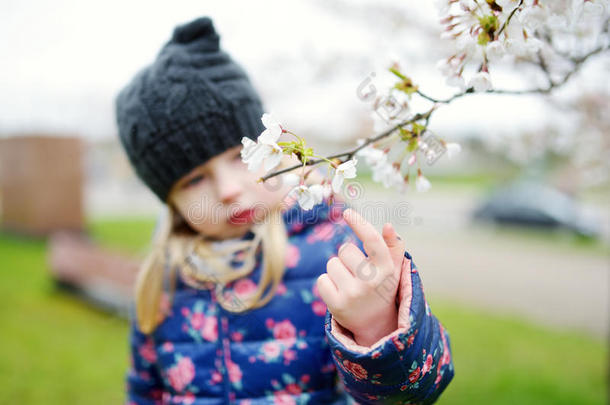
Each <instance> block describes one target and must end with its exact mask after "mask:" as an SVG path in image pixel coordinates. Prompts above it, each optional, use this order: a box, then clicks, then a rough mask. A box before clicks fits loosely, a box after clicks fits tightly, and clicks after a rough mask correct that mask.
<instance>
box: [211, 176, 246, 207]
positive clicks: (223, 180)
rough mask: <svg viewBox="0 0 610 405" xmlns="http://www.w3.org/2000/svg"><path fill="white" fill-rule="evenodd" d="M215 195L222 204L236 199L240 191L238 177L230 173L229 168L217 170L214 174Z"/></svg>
mask: <svg viewBox="0 0 610 405" xmlns="http://www.w3.org/2000/svg"><path fill="white" fill-rule="evenodd" d="M215 182H216V184H215V186H216V195H217V196H218V200H219V201H220V202H222V203H223V204H230V203H232V202H235V201H236V200H237V197H239V195H240V194H241V192H242V188H241V185H240V182H239V177H238V176H237V175H236V174H232V173H231V171H230V169H229V168H225V169H224V170H219V171H218V172H217V173H216V176H215Z"/></svg>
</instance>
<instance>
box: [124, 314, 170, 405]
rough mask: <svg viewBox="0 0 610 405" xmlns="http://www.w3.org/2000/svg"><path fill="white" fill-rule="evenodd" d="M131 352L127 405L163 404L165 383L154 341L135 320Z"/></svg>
mask: <svg viewBox="0 0 610 405" xmlns="http://www.w3.org/2000/svg"><path fill="white" fill-rule="evenodd" d="M132 319H133V318H132ZM129 350H130V355H129V370H128V371H127V373H126V381H125V383H126V388H127V398H126V405H157V404H162V396H163V383H162V379H161V377H160V375H159V372H158V368H157V364H156V362H157V353H156V349H155V345H154V342H153V339H152V337H151V336H149V335H146V334H144V333H142V332H141V331H140V330H139V329H138V328H137V326H136V323H135V321H133V320H132V321H130V331H129Z"/></svg>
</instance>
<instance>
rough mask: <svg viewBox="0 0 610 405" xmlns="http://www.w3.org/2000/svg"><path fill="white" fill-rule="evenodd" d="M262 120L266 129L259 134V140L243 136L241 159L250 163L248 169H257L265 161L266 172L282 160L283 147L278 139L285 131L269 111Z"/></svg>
mask: <svg viewBox="0 0 610 405" xmlns="http://www.w3.org/2000/svg"><path fill="white" fill-rule="evenodd" d="M261 121H262V122H263V125H264V126H265V130H264V131H263V132H262V133H261V134H260V135H259V136H258V138H257V142H254V141H252V140H251V139H250V138H247V137H242V140H241V143H242V145H243V148H242V150H241V159H242V161H243V162H244V163H247V164H248V170H250V171H256V170H258V169H259V167H260V165H261V164H262V163H263V162H264V168H265V173H267V172H269V171H270V170H271V169H273V168H274V167H276V166H277V165H279V164H280V162H281V161H282V153H283V152H282V148H281V147H280V146H279V145H278V144H277V141H278V139H279V137H280V135H282V132H283V131H284V130H283V129H282V126H281V125H280V124H279V123H278V121H277V120H276V119H275V118H274V117H273V116H272V115H271V114H269V113H264V114H263V116H262V117H261Z"/></svg>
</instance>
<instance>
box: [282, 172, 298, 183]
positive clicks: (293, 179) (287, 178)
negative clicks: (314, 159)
mask: <svg viewBox="0 0 610 405" xmlns="http://www.w3.org/2000/svg"><path fill="white" fill-rule="evenodd" d="M300 179H301V177H300V176H299V175H298V174H295V173H292V172H290V173H285V174H283V175H282V181H283V183H284V184H285V185H287V186H296V185H297V184H299V181H300Z"/></svg>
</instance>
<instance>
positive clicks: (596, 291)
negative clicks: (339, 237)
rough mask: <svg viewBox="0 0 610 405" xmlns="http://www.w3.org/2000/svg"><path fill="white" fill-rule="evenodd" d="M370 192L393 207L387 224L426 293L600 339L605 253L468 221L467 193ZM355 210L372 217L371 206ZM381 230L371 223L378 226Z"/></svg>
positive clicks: (472, 201)
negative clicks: (404, 216)
mask: <svg viewBox="0 0 610 405" xmlns="http://www.w3.org/2000/svg"><path fill="white" fill-rule="evenodd" d="M370 195H371V197H370V198H365V200H366V201H385V202H386V204H387V205H388V206H390V207H394V208H393V209H390V210H389V212H390V215H391V216H392V218H394V219H393V220H392V223H394V224H395V225H396V227H397V229H398V230H399V232H400V234H401V235H402V236H403V237H404V239H405V240H406V243H407V250H409V252H410V253H411V254H412V255H413V258H414V260H415V263H416V264H417V266H418V268H419V269H420V271H421V277H422V280H423V282H424V285H425V287H426V291H427V292H428V294H429V295H431V296H438V297H442V298H451V299H453V300H456V301H460V302H464V303H468V304H473V305H476V306H478V307H481V308H485V309H491V310H494V311H502V312H507V313H512V314H518V315H521V316H524V317H526V318H528V319H530V320H533V321H535V322H542V323H544V324H546V325H551V326H553V327H557V328H565V329H583V330H585V331H587V332H589V333H591V334H593V335H596V336H600V337H603V336H607V333H608V328H609V322H608V320H609V311H608V307H609V299H608V290H609V286H610V278H609V274H610V255H609V254H608V252H610V250H606V251H605V252H603V251H600V250H599V249H598V250H595V249H583V248H582V247H581V248H578V247H577V246H572V245H571V244H570V243H569V242H562V243H557V238H553V239H551V238H549V240H545V239H544V238H543V237H540V236H538V237H532V236H529V237H523V236H520V235H521V234H520V233H519V232H506V231H499V230H498V229H497V228H493V227H490V226H487V227H486V226H480V225H475V224H472V223H471V222H470V221H469V220H468V214H469V213H470V211H471V210H472V209H473V208H474V206H475V205H476V203H477V195H476V194H474V193H473V192H472V191H467V190H466V191H460V190H459V189H451V190H442V189H441V190H440V191H439V190H438V188H437V190H435V191H434V192H433V191H432V190H430V191H429V192H428V193H415V192H412V193H410V194H406V195H404V196H401V195H399V194H397V193H387V192H381V193H379V194H373V193H371V194H370ZM365 197H366V196H365ZM405 202H407V203H408V204H409V206H410V208H411V210H412V211H411V213H410V216H409V219H410V223H408V224H407V221H405V220H404V219H400V218H401V212H402V211H403V210H401V209H397V208H396V207H397V206H400V204H402V205H404V204H405ZM372 206H373V204H369V207H372ZM360 208H362V210H363V213H364V215H365V216H366V217H367V218H374V215H373V216H371V212H372V211H373V210H372V209H366V206H365V205H360ZM377 215H378V214H377ZM603 218H604V220H607V217H603ZM382 225H383V222H380V221H377V223H376V226H377V228H378V229H381V226H382ZM553 241H555V242H553Z"/></svg>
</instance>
